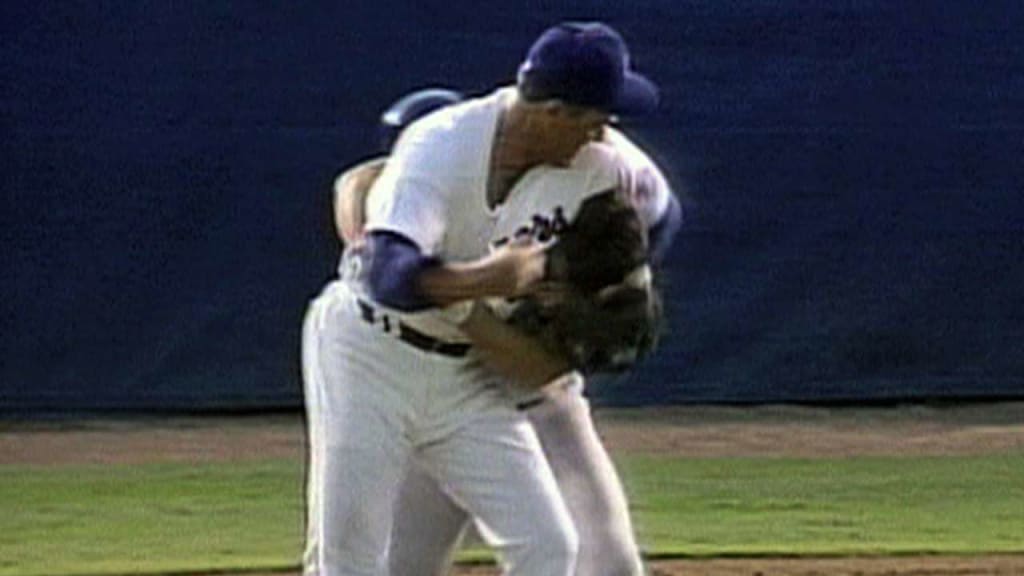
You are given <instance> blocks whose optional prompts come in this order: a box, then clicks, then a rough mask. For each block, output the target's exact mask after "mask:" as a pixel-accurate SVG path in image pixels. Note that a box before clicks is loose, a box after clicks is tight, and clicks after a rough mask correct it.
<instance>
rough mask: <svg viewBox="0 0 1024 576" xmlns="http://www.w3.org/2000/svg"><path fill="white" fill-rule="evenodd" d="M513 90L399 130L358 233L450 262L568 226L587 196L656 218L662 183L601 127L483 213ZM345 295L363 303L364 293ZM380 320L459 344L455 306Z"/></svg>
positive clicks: (663, 195)
mask: <svg viewBox="0 0 1024 576" xmlns="http://www.w3.org/2000/svg"><path fill="white" fill-rule="evenodd" d="M513 90H514V89H502V90H498V91H497V92H495V93H493V94H491V95H489V96H486V97H484V98H479V99H474V100H469V101H467V102H464V103H462V104H458V105H454V106H450V107H447V108H444V109H442V110H440V111H438V112H436V113H434V114H431V115H428V116H426V117H425V118H423V119H422V120H421V121H418V122H415V123H413V124H412V125H411V126H410V127H409V128H407V129H406V130H405V132H404V133H403V134H402V136H401V138H400V139H399V141H398V142H397V144H396V146H395V149H394V151H393V152H392V155H391V157H390V158H389V159H388V162H387V165H386V167H385V169H384V171H383V172H382V173H381V175H380V177H379V178H378V179H377V181H376V183H375V184H374V186H373V188H372V189H371V190H370V193H369V195H368V196H367V200H366V219H367V221H366V230H367V232H372V231H391V232H396V233H398V234H401V235H403V236H405V237H407V238H409V239H410V240H412V241H413V242H415V243H416V245H417V246H418V247H419V248H420V250H421V251H422V253H423V254H424V255H426V256H431V257H437V258H440V259H441V260H442V261H446V262H456V261H467V260H474V259H477V258H481V257H483V256H485V255H486V254H487V253H488V251H489V250H490V249H491V247H492V246H493V245H494V244H495V243H498V242H501V241H502V240H503V239H507V238H509V237H510V236H511V235H513V234H514V233H515V232H516V231H517V229H519V228H521V227H523V226H526V227H543V226H545V224H544V223H545V222H547V223H548V225H550V224H551V223H554V222H555V221H556V220H557V219H558V218H562V219H565V220H566V221H569V220H572V218H573V217H574V216H575V214H576V211H577V210H578V209H579V206H580V204H581V203H582V202H583V200H585V199H586V198H587V197H589V196H591V195H595V194H598V193H601V192H604V191H606V190H609V189H613V188H616V187H619V186H623V187H624V188H625V190H626V191H627V194H628V196H629V197H630V198H631V199H632V200H633V202H634V205H635V206H636V208H637V210H638V212H639V214H640V215H641V219H642V220H643V221H644V222H645V224H647V225H648V226H651V225H652V224H653V223H654V222H656V221H657V220H658V218H660V216H661V214H662V213H663V212H664V210H665V207H666V206H667V205H668V195H669V194H670V191H669V188H668V185H667V182H666V180H665V178H664V176H663V175H662V174H661V172H660V171H659V170H658V169H657V167H656V166H655V165H654V163H653V162H652V161H651V160H650V158H648V157H647V155H646V154H644V153H643V152H642V151H640V150H639V149H638V148H637V147H636V146H635V145H633V144H632V143H631V142H630V141H629V140H628V139H627V138H626V137H625V136H623V135H622V134H621V133H619V132H618V131H616V130H614V129H609V130H607V133H606V137H605V141H604V142H597V143H592V144H588V145H587V146H585V147H584V148H582V149H581V150H580V152H579V153H577V155H576V156H575V157H574V158H573V161H572V162H571V163H570V166H569V167H567V168H555V167H551V166H539V167H537V168H534V169H532V170H530V171H529V172H527V173H526V174H525V175H524V176H523V177H522V178H520V180H519V181H518V182H517V183H516V185H515V186H514V187H513V188H512V189H511V190H510V192H509V195H508V197H507V199H506V200H505V202H504V203H503V204H502V205H499V206H497V207H494V208H491V207H489V206H488V205H487V200H486V198H487V194H486V190H487V179H488V173H489V170H490V162H491V149H492V147H493V141H494V135H495V131H496V126H497V121H498V118H499V115H500V113H501V110H502V109H503V108H504V107H505V106H506V105H507V104H508V102H509V100H510V99H511V98H513V97H514V91H513ZM533 232H534V233H537V232H540V230H539V229H538V230H533ZM354 265H358V261H355V262H354ZM355 276H358V274H352V275H350V276H349V277H355ZM352 288H353V289H355V290H356V291H357V292H359V293H361V294H362V295H363V297H366V298H368V296H367V295H366V293H365V290H364V287H362V286H359V285H355V286H352ZM389 313H391V314H393V315H396V316H400V317H401V319H402V321H404V322H406V323H408V324H409V325H410V326H412V327H414V328H417V329H418V330H421V331H423V332H425V333H427V334H430V335H432V336H434V337H436V338H439V339H442V340H446V341H452V342H455V341H464V340H465V337H464V335H463V334H462V333H461V331H460V330H459V329H458V328H457V326H456V325H455V322H454V320H455V319H456V318H459V317H461V314H460V310H458V309H457V308H453V309H445V310H436V309H435V310H427V311H424V312H416V313H401V312H398V311H394V310H389Z"/></svg>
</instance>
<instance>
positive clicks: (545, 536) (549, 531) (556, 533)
mask: <svg viewBox="0 0 1024 576" xmlns="http://www.w3.org/2000/svg"><path fill="white" fill-rule="evenodd" d="M531 544H532V546H531V547H532V548H533V553H534V554H535V555H536V556H537V557H539V558H544V559H545V560H546V563H548V564H549V565H552V566H559V567H564V568H565V569H566V570H568V572H566V573H567V574H568V573H571V571H572V568H573V567H574V566H576V558H577V555H578V554H579V550H580V537H579V533H578V532H577V531H576V527H575V526H573V524H572V523H571V522H569V523H552V524H549V525H547V526H546V527H544V529H539V530H537V532H536V533H535V534H534V535H533V537H532V538H531Z"/></svg>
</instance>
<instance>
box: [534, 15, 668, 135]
mask: <svg viewBox="0 0 1024 576" xmlns="http://www.w3.org/2000/svg"><path fill="white" fill-rule="evenodd" d="M517 85H518V87H519V92H520V94H522V96H523V98H525V99H526V100H528V101H534V102H537V101H542V100H550V99H558V100H561V101H563V102H565V103H567V104H573V105H576V106H584V107H588V108H597V109H599V110H605V111H607V112H610V113H612V114H620V115H624V116H625V115H635V114H645V113H647V112H651V111H653V110H654V109H655V108H657V107H658V100H659V98H658V88H657V86H655V85H654V83H653V82H651V81H650V80H648V79H647V78H645V77H644V76H641V75H640V74H637V73H636V72H634V71H633V70H631V69H630V65H629V50H628V49H627V48H626V43H625V41H623V39H622V36H620V35H619V33H618V32H616V31H615V30H614V29H612V27H610V26H608V25H607V24H603V23H601V22H566V23H563V24H559V25H557V26H554V27H551V28H548V29H547V30H546V31H545V32H544V33H543V34H541V35H540V37H539V38H537V40H536V41H535V42H534V43H533V46H531V47H530V51H529V52H528V53H527V55H526V60H525V61H524V62H523V63H522V65H521V66H520V67H519V77H518V82H517Z"/></svg>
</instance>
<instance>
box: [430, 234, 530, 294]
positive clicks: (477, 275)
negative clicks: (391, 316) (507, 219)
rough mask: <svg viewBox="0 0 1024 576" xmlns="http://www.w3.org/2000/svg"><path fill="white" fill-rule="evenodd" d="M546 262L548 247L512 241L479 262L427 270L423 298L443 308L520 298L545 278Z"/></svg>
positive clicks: (451, 264) (528, 242)
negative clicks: (451, 305) (485, 300)
mask: <svg viewBox="0 0 1024 576" xmlns="http://www.w3.org/2000/svg"><path fill="white" fill-rule="evenodd" d="M544 261H545V253H544V247H543V246H542V245H541V244H540V243H539V242H535V241H532V240H524V241H519V242H510V243H508V244H505V245H504V246H502V247H501V248H498V249H497V250H495V251H494V252H492V253H491V254H489V255H487V256H484V257H483V258H479V259H477V260H471V261H469V262H451V263H443V264H441V265H439V266H436V267H432V268H428V269H425V270H423V272H422V273H420V275H419V277H418V279H417V281H418V282H419V289H420V291H421V292H422V293H423V295H424V296H425V297H426V298H428V299H429V300H430V301H431V302H434V303H435V304H437V305H439V306H447V305H449V304H454V303H456V302H461V301H463V300H477V299H480V298H488V297H502V298H504V297H510V296H520V295H523V294H526V293H528V292H529V291H531V290H532V289H533V288H535V287H536V286H537V283H538V282H539V281H540V280H541V279H542V278H543V276H544Z"/></svg>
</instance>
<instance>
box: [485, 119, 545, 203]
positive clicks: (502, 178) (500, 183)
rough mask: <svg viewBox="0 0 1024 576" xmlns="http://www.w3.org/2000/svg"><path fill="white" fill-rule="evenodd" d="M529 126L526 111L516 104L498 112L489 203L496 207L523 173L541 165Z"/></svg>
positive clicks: (489, 186) (489, 183) (488, 192)
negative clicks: (536, 155) (533, 145)
mask: <svg viewBox="0 0 1024 576" xmlns="http://www.w3.org/2000/svg"><path fill="white" fill-rule="evenodd" d="M527 127H528V125H527V123H526V122H524V117H523V112H522V110H521V109H520V108H519V107H518V106H516V105H515V104H512V105H510V106H508V107H507V108H505V109H503V110H502V111H501V112H500V113H499V115H498V123H497V127H496V128H495V133H494V144H493V146H492V148H491V166H490V171H489V176H488V182H487V203H488V205H490V206H491V207H492V208H493V207H494V206H497V205H498V204H501V203H502V202H504V201H505V198H507V197H508V193H509V192H510V191H511V190H512V187H513V186H514V185H515V183H516V181H517V180H519V177H520V176H522V175H523V174H525V173H526V171H527V170H529V169H530V168H532V167H534V166H536V165H538V164H540V161H539V159H537V158H535V154H534V152H533V148H534V147H532V146H531V145H530V134H529V133H528V132H529V130H528V129H527Z"/></svg>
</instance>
